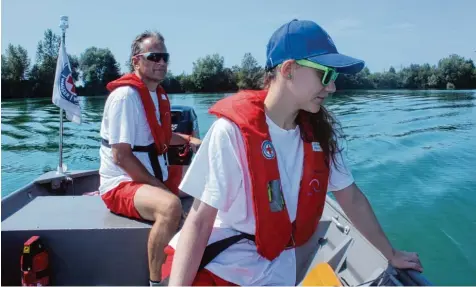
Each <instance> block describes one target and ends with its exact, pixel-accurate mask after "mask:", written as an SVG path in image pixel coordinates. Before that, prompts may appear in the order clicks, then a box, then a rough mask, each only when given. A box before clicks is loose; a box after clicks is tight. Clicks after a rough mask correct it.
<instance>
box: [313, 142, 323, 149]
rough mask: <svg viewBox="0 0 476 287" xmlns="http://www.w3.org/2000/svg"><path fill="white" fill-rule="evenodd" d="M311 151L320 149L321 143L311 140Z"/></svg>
mask: <svg viewBox="0 0 476 287" xmlns="http://www.w3.org/2000/svg"><path fill="white" fill-rule="evenodd" d="M312 151H322V149H321V145H320V144H319V143H318V142H312Z"/></svg>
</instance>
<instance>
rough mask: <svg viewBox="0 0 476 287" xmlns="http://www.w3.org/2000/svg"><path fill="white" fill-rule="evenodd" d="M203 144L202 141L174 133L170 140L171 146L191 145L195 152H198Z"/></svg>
mask: <svg viewBox="0 0 476 287" xmlns="http://www.w3.org/2000/svg"><path fill="white" fill-rule="evenodd" d="M201 143H202V141H201V140H200V139H198V138H195V137H192V136H189V135H185V134H181V133H172V138H171V139H170V145H184V144H190V146H191V147H192V149H193V152H197V150H198V148H199V147H200V144H201Z"/></svg>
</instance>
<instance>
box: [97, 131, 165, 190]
mask: <svg viewBox="0 0 476 287" xmlns="http://www.w3.org/2000/svg"><path fill="white" fill-rule="evenodd" d="M101 144H102V145H103V146H105V147H108V148H111V145H110V144H109V141H108V140H106V139H104V138H103V139H102V140H101ZM132 151H134V152H146V153H147V154H148V155H149V160H150V164H151V165H152V170H153V171H154V176H155V177H156V178H157V179H158V180H160V181H162V182H163V181H164V175H163V174H162V169H161V168H160V163H159V154H158V153H157V148H156V147H155V143H151V144H150V145H146V146H141V145H136V146H134V147H133V148H132ZM164 158H165V157H164Z"/></svg>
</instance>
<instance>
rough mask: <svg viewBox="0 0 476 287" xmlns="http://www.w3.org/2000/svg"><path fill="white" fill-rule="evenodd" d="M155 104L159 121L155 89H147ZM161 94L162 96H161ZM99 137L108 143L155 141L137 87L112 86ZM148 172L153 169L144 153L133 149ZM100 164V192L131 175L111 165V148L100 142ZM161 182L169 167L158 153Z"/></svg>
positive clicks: (152, 172) (151, 171)
mask: <svg viewBox="0 0 476 287" xmlns="http://www.w3.org/2000/svg"><path fill="white" fill-rule="evenodd" d="M149 93H150V96H151V97H152V100H153V102H154V105H155V110H156V116H157V120H158V121H159V124H160V112H159V101H158V99H157V94H156V93H155V92H151V91H149ZM161 96H162V95H161ZM100 134H101V137H102V138H104V139H107V140H109V144H110V145H112V144H116V143H128V144H130V145H131V146H132V148H133V147H134V146H136V145H137V146H147V145H150V144H151V143H153V142H154V138H153V136H152V133H151V130H150V128H149V124H148V122H147V118H146V115H145V111H144V106H143V105H142V101H141V98H140V95H139V93H138V92H137V91H136V89H134V88H132V87H129V86H123V87H119V88H117V89H115V90H114V91H113V92H112V93H111V94H110V95H109V96H108V98H107V100H106V104H105V105H104V113H103V118H102V123H101V131H100ZM133 154H134V155H135V156H136V157H137V158H138V159H139V161H140V162H141V163H142V164H143V165H144V167H145V168H146V169H147V171H149V173H150V174H151V175H154V170H153V169H152V165H151V163H150V160H149V155H148V154H147V153H146V152H133ZM99 155H100V158H101V165H100V167H99V175H100V186H99V192H100V193H101V194H104V193H106V192H108V191H110V190H111V189H113V188H114V187H116V186H117V185H118V184H119V183H121V182H123V181H132V178H131V177H130V176H129V175H128V174H127V173H126V172H125V171H124V170H123V169H122V168H120V167H119V166H117V165H116V164H114V162H113V158H112V152H111V149H110V148H108V147H105V146H103V145H101V148H100V150H99ZM159 163H160V167H161V169H162V175H163V179H164V181H166V180H167V178H168V170H167V166H166V164H165V160H164V157H163V156H159Z"/></svg>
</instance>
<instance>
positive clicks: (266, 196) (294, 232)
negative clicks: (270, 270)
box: [209, 91, 329, 260]
mask: <svg viewBox="0 0 476 287" xmlns="http://www.w3.org/2000/svg"><path fill="white" fill-rule="evenodd" d="M266 94H267V91H241V92H239V93H237V94H235V95H233V96H229V97H227V98H224V99H222V100H220V101H218V102H217V103H216V104H215V105H214V106H212V107H211V108H210V110H209V112H210V113H211V114H214V115H216V116H218V117H225V118H227V119H229V120H231V121H232V122H234V123H235V124H236V125H237V126H238V127H239V129H240V131H241V134H242V136H243V140H244V145H245V150H246V157H247V160H248V164H249V174H250V177H251V178H250V180H251V190H252V192H251V193H252V197H253V198H252V199H253V210H254V215H255V218H256V230H255V242H256V245H257V249H258V253H259V254H260V255H262V256H263V257H265V258H267V259H269V260H273V259H275V258H276V257H277V256H278V255H279V254H280V253H281V252H282V251H283V250H285V249H286V248H289V247H295V246H300V245H302V244H304V243H306V242H307V241H308V239H309V238H310V237H311V236H312V234H313V233H314V232H315V230H316V228H317V224H318V223H319V220H320V218H321V215H322V212H323V210H324V205H325V199H326V192H327V184H328V178H329V168H328V165H327V164H326V160H325V156H324V153H323V152H322V150H321V148H320V146H319V143H317V142H306V141H303V146H304V160H303V172H302V177H301V184H300V190H299V198H298V208H297V215H296V220H295V221H294V222H292V223H291V221H290V219H289V215H288V210H287V208H286V205H285V201H284V196H283V194H282V188H281V183H280V180H279V179H280V175H279V170H278V162H277V159H276V151H275V150H274V147H273V144H272V141H271V138H270V134H269V129H268V125H267V123H266V116H265V111H264V99H265V97H266ZM304 126H308V125H304Z"/></svg>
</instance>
